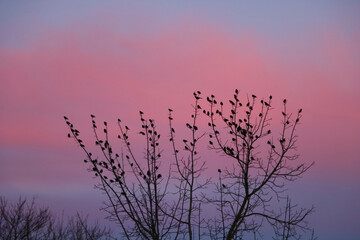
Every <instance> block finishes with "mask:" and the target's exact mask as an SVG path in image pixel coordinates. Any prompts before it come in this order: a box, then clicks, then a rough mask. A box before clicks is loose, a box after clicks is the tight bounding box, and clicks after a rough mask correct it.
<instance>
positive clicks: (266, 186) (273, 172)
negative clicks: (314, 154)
mask: <svg viewBox="0 0 360 240" xmlns="http://www.w3.org/2000/svg"><path fill="white" fill-rule="evenodd" d="M238 94H239V91H238V90H235V93H234V95H233V98H232V99H230V100H229V104H230V107H229V109H227V111H226V110H225V109H224V104H223V102H220V103H219V104H218V102H217V101H216V99H215V96H213V95H212V96H211V97H208V98H207V102H208V103H209V109H208V110H204V113H205V115H207V116H208V118H209V123H208V125H209V126H210V128H211V133H210V134H209V137H210V141H209V145H210V148H211V149H212V150H214V151H216V152H217V153H218V154H220V155H221V156H223V157H224V161H231V165H230V167H225V168H224V169H218V172H219V181H218V183H217V185H216V186H217V187H216V192H217V193H218V194H215V197H214V198H213V199H208V200H209V202H211V203H214V204H215V205H216V206H217V208H218V211H219V218H217V219H215V220H214V221H213V222H212V223H211V225H210V227H211V228H210V229H209V231H211V232H212V236H221V239H227V240H230V239H242V238H243V237H244V236H245V235H244V234H246V233H247V232H250V233H254V232H255V233H256V232H258V230H259V229H260V227H261V226H262V225H263V221H264V220H266V221H267V222H269V223H270V224H271V225H272V226H273V227H274V230H275V234H276V238H277V239H279V238H280V237H281V238H282V239H289V238H292V237H296V236H297V232H296V229H303V230H304V229H307V226H306V222H305V218H306V217H307V215H308V214H310V213H311V212H312V210H313V209H312V208H310V209H295V207H296V206H294V205H292V204H291V201H290V200H289V199H288V198H287V201H286V206H285V210H284V211H280V212H279V211H275V210H273V209H272V208H271V207H272V204H271V202H272V200H273V199H277V200H281V199H282V198H284V196H283V192H284V190H285V185H284V184H285V182H287V181H294V180H296V179H297V178H299V177H300V176H301V175H302V174H303V173H305V172H306V171H307V170H308V169H309V168H310V167H311V166H312V165H313V163H310V164H308V165H306V164H304V163H297V161H296V160H297V159H298V154H297V153H296V142H297V135H296V128H297V126H298V124H299V122H300V119H301V117H302V109H300V110H298V112H297V113H296V114H291V113H288V111H287V107H286V106H287V101H286V99H284V100H283V110H282V112H281V115H282V117H281V119H282V120H281V128H280V129H279V134H278V135H275V136H274V134H273V133H272V131H271V129H270V120H271V118H270V111H271V110H272V109H273V108H272V96H270V97H269V98H268V99H266V100H265V99H262V100H260V101H258V100H257V97H256V96H255V95H252V96H250V97H249V96H248V97H247V99H246V100H245V102H244V103H243V102H241V101H240V100H239V97H238ZM218 122H219V124H220V125H219V126H218ZM280 230H282V231H280ZM213 239H218V237H213Z"/></svg>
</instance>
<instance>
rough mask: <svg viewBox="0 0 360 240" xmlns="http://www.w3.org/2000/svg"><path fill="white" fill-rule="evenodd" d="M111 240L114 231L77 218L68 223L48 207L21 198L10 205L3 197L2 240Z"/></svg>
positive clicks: (0, 205) (0, 201)
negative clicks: (91, 224) (111, 231)
mask: <svg viewBox="0 0 360 240" xmlns="http://www.w3.org/2000/svg"><path fill="white" fill-rule="evenodd" d="M19 239H24V240H82V239H87V240H100V239H102V240H110V239H114V238H112V237H111V234H110V231H109V230H108V229H106V228H100V227H99V226H98V225H93V226H90V225H89V224H88V222H87V218H86V217H83V216H81V215H80V214H77V215H76V217H72V218H70V219H68V221H67V222H64V221H63V219H62V218H61V219H58V218H56V217H55V216H54V215H53V214H52V213H51V212H50V211H49V209H48V208H47V207H37V206H36V204H35V201H34V200H33V201H31V202H30V203H29V201H27V200H26V199H21V198H19V200H18V202H17V203H16V204H8V202H7V200H6V199H5V198H4V197H0V240H19Z"/></svg>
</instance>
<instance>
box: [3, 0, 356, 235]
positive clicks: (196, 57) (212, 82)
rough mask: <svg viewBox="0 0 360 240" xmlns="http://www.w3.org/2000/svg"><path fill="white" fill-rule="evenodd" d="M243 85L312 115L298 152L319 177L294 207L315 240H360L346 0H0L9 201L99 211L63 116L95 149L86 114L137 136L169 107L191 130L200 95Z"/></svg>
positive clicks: (351, 36) (305, 185) (222, 93)
mask: <svg viewBox="0 0 360 240" xmlns="http://www.w3.org/2000/svg"><path fill="white" fill-rule="evenodd" d="M235 88H238V89H240V96H242V97H246V94H252V93H254V94H256V95H257V96H259V97H268V96H269V95H270V94H272V95H273V96H274V106H275V108H276V106H278V107H280V106H281V101H282V99H283V98H287V99H288V102H289V108H290V110H292V111H297V109H299V108H303V109H304V117H303V119H302V124H301V126H300V127H299V131H298V135H299V137H300V138H299V146H298V152H299V154H300V155H301V156H300V160H301V161H303V162H308V163H310V162H312V161H315V166H314V167H313V168H312V169H311V170H309V171H308V172H307V173H306V174H305V175H304V177H303V178H302V179H300V180H299V181H298V182H296V183H294V184H292V185H291V187H289V188H290V192H291V194H292V195H293V199H294V201H295V202H297V203H299V204H300V205H301V206H304V207H310V206H312V205H314V206H315V208H316V211H315V213H314V214H313V215H311V217H310V218H309V223H310V225H311V226H313V227H314V228H315V233H316V235H317V236H319V239H327V240H339V239H342V240H355V239H360V228H359V221H360V220H359V219H360V206H359V203H360V146H359V144H360V140H359V138H360V2H358V1H350V0H349V1H330V0H329V1H115V0H114V1H95V0H94V1H74V0H71V1H70V0H68V1H65V0H64V1H0V195H1V196H5V197H7V198H8V199H17V198H18V197H19V196H28V197H32V196H35V197H37V199H38V202H40V203H41V204H44V205H48V206H50V207H51V208H52V209H54V211H55V212H61V211H63V210H64V211H65V213H66V214H72V213H73V212H74V211H77V210H79V211H82V212H84V213H90V214H96V213H97V212H98V209H99V208H100V207H101V202H102V195H101V193H99V192H98V191H97V190H95V189H94V188H93V184H94V182H95V180H94V179H92V177H91V175H90V174H89V173H88V172H87V171H86V167H85V165H84V163H83V162H82V160H83V159H84V157H85V156H84V154H83V152H82V151H81V149H80V148H78V147H77V146H76V144H75V143H74V142H73V141H70V140H69V139H67V137H66V135H67V133H68V129H67V126H66V124H65V123H64V120H63V116H64V115H66V116H68V117H69V118H70V119H71V121H72V122H73V123H74V124H75V126H76V127H77V128H78V129H79V130H80V131H81V132H82V134H83V136H84V140H85V141H86V142H89V145H91V144H92V143H93V135H92V133H91V128H90V127H91V124H90V121H91V119H90V114H94V115H96V116H97V119H98V120H99V121H104V120H106V121H108V122H109V124H110V126H111V127H112V128H113V131H114V134H116V128H115V127H116V119H117V118H119V117H120V118H121V119H122V120H123V121H125V122H126V123H127V124H128V125H129V126H131V128H133V129H136V127H139V126H140V124H139V123H140V121H139V117H138V112H139V110H142V111H143V112H145V114H146V115H147V116H148V117H151V118H155V119H156V120H157V123H158V124H159V125H160V126H165V127H166V124H167V113H168V112H167V109H168V108H169V107H171V108H172V109H174V117H175V121H176V123H177V125H178V127H179V128H182V127H184V125H185V121H187V120H188V119H189V117H190V115H191V103H192V101H193V98H192V93H193V92H194V91H196V90H200V91H202V93H203V95H204V96H207V95H210V94H214V95H216V96H217V97H218V98H219V99H228V98H229V97H231V96H232V94H233V91H234V89H235ZM278 110H279V109H278ZM279 111H280V110H279ZM277 113H279V112H277V110H276V109H275V110H274V112H273V114H274V115H276V114H277ZM274 120H276V117H274ZM165 127H164V129H166V128H165ZM205 129H206V128H204V131H205ZM136 131H137V130H134V134H135V133H136ZM162 134H163V135H164V136H166V135H167V134H168V133H167V132H164V133H162ZM90 143H91V144H90ZM166 144H168V142H166V141H164V145H163V148H164V149H166V148H167V145H166ZM119 148H121V147H120V145H119ZM139 148H140V149H141V145H140V144H139ZM204 152H206V149H204ZM205 157H206V154H205ZM208 164H209V165H210V166H211V165H212V164H214V163H211V161H210V160H209V163H208ZM209 174H210V173H209ZM210 175H211V174H210ZM99 216H100V215H99Z"/></svg>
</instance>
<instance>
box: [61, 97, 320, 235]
mask: <svg viewBox="0 0 360 240" xmlns="http://www.w3.org/2000/svg"><path fill="white" fill-rule="evenodd" d="M238 95H239V91H238V90H235V92H234V95H233V97H232V98H231V99H230V100H229V104H228V105H227V106H225V105H224V104H223V102H218V101H217V100H216V98H215V96H213V95H211V96H209V97H207V98H206V102H205V103H206V104H207V105H206V106H205V107H204V106H201V101H202V97H201V93H200V92H199V91H197V92H194V104H193V106H192V107H193V111H192V114H191V121H190V122H189V123H186V124H185V125H186V128H187V129H188V137H187V138H185V139H182V140H179V139H177V138H176V135H175V128H174V126H173V110H172V109H169V117H168V118H169V132H170V133H169V134H168V135H167V136H168V137H169V140H170V151H171V152H172V155H173V157H172V160H167V162H169V161H171V162H172V164H170V165H169V166H167V167H163V166H162V164H161V158H162V153H163V152H162V150H161V149H160V146H159V144H160V141H159V139H160V133H159V132H158V131H157V127H156V124H155V120H153V119H147V118H145V117H144V113H143V112H141V111H140V120H141V131H139V132H138V133H139V134H140V135H141V136H142V137H143V138H144V140H145V141H144V147H143V148H142V149H134V147H133V145H131V141H130V138H129V136H130V135H129V132H130V129H129V127H127V126H126V125H123V124H122V122H121V120H120V119H118V128H119V135H118V138H119V139H120V140H121V141H122V143H123V149H122V151H121V152H120V153H116V152H115V150H113V145H112V144H111V143H110V137H109V134H108V124H107V122H104V123H103V127H102V129H101V132H103V133H102V134H100V133H99V131H98V124H97V122H96V120H95V116H93V115H91V118H92V129H93V132H94V135H95V145H96V146H98V147H99V149H100V156H95V154H92V153H91V152H90V151H89V150H88V148H86V147H85V144H84V142H83V141H82V140H81V139H80V137H79V134H80V132H79V131H78V130H77V129H76V128H74V126H73V124H72V123H71V122H70V121H69V120H68V118H67V117H64V118H65V121H66V123H67V125H68V126H69V129H70V133H69V134H68V137H69V138H73V139H74V140H75V141H76V142H77V143H78V145H79V146H80V147H81V148H82V149H83V150H84V152H85V154H86V156H87V158H86V159H85V160H84V162H85V163H87V164H88V166H89V170H90V171H91V172H93V174H94V175H95V177H97V178H98V179H99V183H98V185H97V187H98V188H99V189H101V190H102V191H103V192H104V193H105V194H106V196H107V199H108V201H107V203H106V205H105V207H104V210H105V211H106V212H107V213H108V216H109V218H110V219H111V220H113V221H115V222H117V223H118V224H119V226H120V228H121V232H122V235H123V237H124V238H125V239H201V238H204V239H205V238H206V239H208V238H210V239H228V240H230V239H243V238H244V237H247V238H248V237H249V236H252V237H253V238H254V239H256V238H257V237H259V236H261V231H260V229H261V227H263V226H265V225H270V226H272V227H273V229H274V236H275V237H276V239H297V238H300V236H301V233H302V232H304V231H307V230H309V228H308V226H307V223H306V221H305V219H306V217H307V216H308V215H309V214H310V213H311V212H312V211H313V209H312V208H310V209H304V208H297V206H296V205H293V204H292V202H291V200H290V198H289V197H288V196H287V195H286V194H285V183H286V182H288V181H294V180H296V179H297V178H299V177H300V176H301V175H303V173H305V172H306V171H307V170H308V169H309V168H310V167H311V166H312V164H313V163H310V164H304V163H299V162H298V154H297V152H296V144H297V135H296V129H297V127H298V125H299V123H300V120H301V117H302V110H301V109H300V110H298V111H297V112H296V113H295V114H293V113H289V112H288V110H287V101H286V100H285V99H284V100H283V106H282V111H280V114H281V115H280V116H281V121H280V122H281V123H280V125H279V129H278V133H275V134H273V132H272V131H271V129H270V121H271V118H270V112H271V111H272V110H273V107H272V104H273V103H272V97H271V96H270V97H269V98H267V99H261V100H259V99H258V98H257V97H256V96H255V95H251V96H247V98H246V100H245V101H240V100H239V96H238ZM200 115H205V117H206V118H207V119H208V126H209V128H208V130H206V131H203V132H202V133H200V132H199V126H200V124H199V122H198V119H199V117H200ZM204 135H208V136H209V145H208V148H209V149H210V150H212V151H214V154H216V155H217V156H218V157H219V158H220V159H222V161H224V167H223V168H221V169H218V170H217V171H218V177H217V179H215V180H214V179H213V180H211V179H209V178H206V177H205V176H206V175H208V174H206V173H205V172H206V171H207V169H206V165H205V162H204V161H202V159H201V158H200V157H199V156H200V155H199V151H198V148H199V145H198V144H199V142H200V140H201V139H203V137H204ZM179 142H180V143H179ZM179 146H180V147H179ZM144 149H145V150H144ZM141 151H143V152H144V154H143V156H142V157H139V152H141ZM209 189H213V192H212V194H210V196H209V194H207V195H205V194H204V192H205V191H209ZM279 204H284V208H283V209H282V210H279V209H276V207H275V206H276V205H279ZM202 206H206V207H207V208H208V207H210V208H212V209H217V211H218V214H217V215H216V217H214V218H213V217H211V218H209V217H208V216H206V214H205V215H204V214H201V213H202Z"/></svg>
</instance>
